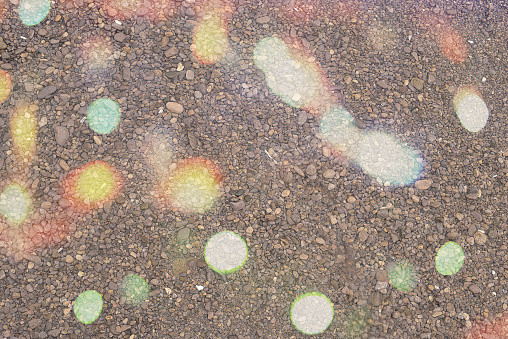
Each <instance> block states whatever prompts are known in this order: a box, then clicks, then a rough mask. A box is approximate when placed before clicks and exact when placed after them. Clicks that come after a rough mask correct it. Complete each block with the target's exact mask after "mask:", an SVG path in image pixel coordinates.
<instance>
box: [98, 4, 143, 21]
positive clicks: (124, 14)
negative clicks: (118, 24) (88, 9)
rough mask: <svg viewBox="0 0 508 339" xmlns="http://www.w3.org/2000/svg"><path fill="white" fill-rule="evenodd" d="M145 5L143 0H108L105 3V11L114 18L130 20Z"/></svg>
mask: <svg viewBox="0 0 508 339" xmlns="http://www.w3.org/2000/svg"><path fill="white" fill-rule="evenodd" d="M142 5H143V1H142V0H107V1H106V2H105V3H104V8H105V12H106V13H107V14H108V15H109V16H110V17H112V18H114V19H119V20H128V19H130V18H132V17H133V16H134V14H136V11H137V10H138V9H139V8H141V7H142Z"/></svg>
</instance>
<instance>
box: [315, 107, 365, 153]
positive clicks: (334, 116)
mask: <svg viewBox="0 0 508 339" xmlns="http://www.w3.org/2000/svg"><path fill="white" fill-rule="evenodd" d="M320 129H321V134H322V135H323V137H324V138H325V139H326V141H328V142H329V143H330V144H332V145H333V146H334V147H336V148H337V149H338V150H340V151H343V152H346V153H347V150H348V149H350V148H351V147H353V145H355V144H356V143H358V141H359V140H360V137H361V133H360V130H359V129H358V128H357V127H356V125H355V122H354V119H353V117H352V116H351V114H349V112H348V111H347V110H346V109H345V108H343V107H333V108H331V109H330V110H329V111H327V112H326V113H324V114H323V116H322V118H321V125H320Z"/></svg>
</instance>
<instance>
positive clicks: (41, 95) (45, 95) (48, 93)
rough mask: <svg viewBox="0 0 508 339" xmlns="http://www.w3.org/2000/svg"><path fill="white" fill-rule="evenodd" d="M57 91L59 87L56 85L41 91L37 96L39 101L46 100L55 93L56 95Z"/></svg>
mask: <svg viewBox="0 0 508 339" xmlns="http://www.w3.org/2000/svg"><path fill="white" fill-rule="evenodd" d="M56 90H57V87H56V86H55V85H50V86H46V87H44V88H43V89H41V91H40V92H39V94H37V98H38V99H46V98H48V97H49V96H51V95H52V94H53V93H55V92H56Z"/></svg>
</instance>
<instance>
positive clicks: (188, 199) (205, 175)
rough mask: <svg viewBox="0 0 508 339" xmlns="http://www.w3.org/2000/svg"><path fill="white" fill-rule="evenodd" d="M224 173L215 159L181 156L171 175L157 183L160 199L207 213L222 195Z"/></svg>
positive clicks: (164, 203)
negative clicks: (182, 157) (212, 160)
mask: <svg viewBox="0 0 508 339" xmlns="http://www.w3.org/2000/svg"><path fill="white" fill-rule="evenodd" d="M222 179H223V175H222V173H221V171H220V169H219V167H217V165H215V164H214V163H213V162H211V161H210V160H207V159H204V158H189V159H184V160H180V161H179V162H178V163H177V164H176V168H175V169H174V170H172V171H170V172H169V175H168V177H165V178H161V180H160V181H159V182H158V183H157V184H156V186H155V190H156V194H155V196H156V200H157V201H158V203H159V204H160V205H162V206H161V207H163V206H170V207H171V208H172V209H173V210H175V211H181V212H184V213H188V212H192V213H204V212H206V211H208V210H209V209H210V208H212V207H213V206H214V205H215V203H216V202H217V200H218V198H219V196H220V194H221V193H220V190H221V185H222Z"/></svg>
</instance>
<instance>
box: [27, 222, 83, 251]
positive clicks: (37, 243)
mask: <svg viewBox="0 0 508 339" xmlns="http://www.w3.org/2000/svg"><path fill="white" fill-rule="evenodd" d="M71 230H75V223H74V220H73V218H70V217H68V216H55V215H53V214H49V213H48V214H46V215H45V216H44V217H40V218H38V219H37V220H32V221H31V222H30V223H27V224H24V225H23V234H24V239H25V241H24V250H25V252H32V251H33V250H36V249H40V248H43V247H45V246H52V245H56V244H58V243H61V242H63V241H65V240H66V237H67V236H68V235H69V233H70V232H71Z"/></svg>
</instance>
